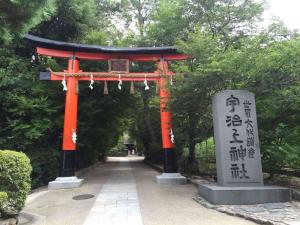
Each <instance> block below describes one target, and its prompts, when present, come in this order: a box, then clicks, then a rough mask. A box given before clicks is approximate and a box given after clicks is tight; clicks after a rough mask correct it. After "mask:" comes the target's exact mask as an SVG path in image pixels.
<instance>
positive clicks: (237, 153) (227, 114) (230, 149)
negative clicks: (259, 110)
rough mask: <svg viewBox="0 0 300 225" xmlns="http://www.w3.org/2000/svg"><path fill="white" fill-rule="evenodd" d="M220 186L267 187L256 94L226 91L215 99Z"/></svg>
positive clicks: (215, 128)
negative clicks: (263, 174)
mask: <svg viewBox="0 0 300 225" xmlns="http://www.w3.org/2000/svg"><path fill="white" fill-rule="evenodd" d="M213 119H214V138H215V145H216V159H217V177H218V184H219V185H222V186H252V185H253V186H257V185H263V176H262V167H261V155H260V148H259V139H258V129H257V118H256V107H255V97H254V94H253V93H251V92H249V91H244V90H226V91H222V92H219V93H217V94H216V95H215V96H214V98H213Z"/></svg>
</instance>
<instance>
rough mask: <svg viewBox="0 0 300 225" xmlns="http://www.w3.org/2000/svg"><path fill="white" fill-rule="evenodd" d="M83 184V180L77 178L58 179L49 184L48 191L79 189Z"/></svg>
mask: <svg viewBox="0 0 300 225" xmlns="http://www.w3.org/2000/svg"><path fill="white" fill-rule="evenodd" d="M82 183H83V179H78V178H77V177H75V176H74V177H57V178H56V179H55V180H54V181H51V182H49V184H48V189H49V190H56V189H68V188H77V187H80V185H81V184H82Z"/></svg>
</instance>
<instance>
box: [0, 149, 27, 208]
mask: <svg viewBox="0 0 300 225" xmlns="http://www.w3.org/2000/svg"><path fill="white" fill-rule="evenodd" d="M31 171H32V167H31V165H30V160H29V158H28V157H27V156H26V155H25V154H24V153H22V152H15V151H11V150H1V151H0V190H1V191H3V192H6V193H7V197H8V198H7V204H6V206H5V207H3V209H1V210H2V212H3V210H4V211H7V212H19V211H20V210H21V209H22V208H23V207H24V205H25V200H26V198H27V195H28V192H29V191H30V173H31ZM2 196H5V194H2ZM3 199H5V197H3Z"/></svg>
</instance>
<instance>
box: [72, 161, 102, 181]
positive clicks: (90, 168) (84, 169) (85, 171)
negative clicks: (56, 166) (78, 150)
mask: <svg viewBox="0 0 300 225" xmlns="http://www.w3.org/2000/svg"><path fill="white" fill-rule="evenodd" d="M101 164H103V162H101V161H100V162H96V163H94V164H93V165H91V166H88V167H86V168H83V169H80V170H78V171H76V172H75V176H77V177H81V176H82V175H84V174H86V173H87V172H89V171H91V170H92V169H94V168H96V167H98V166H100V165H101Z"/></svg>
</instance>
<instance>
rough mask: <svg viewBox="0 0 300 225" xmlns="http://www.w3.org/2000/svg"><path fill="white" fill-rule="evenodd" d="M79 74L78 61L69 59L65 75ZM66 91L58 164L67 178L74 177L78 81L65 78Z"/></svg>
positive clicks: (63, 175) (74, 78)
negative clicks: (59, 161)
mask: <svg viewBox="0 0 300 225" xmlns="http://www.w3.org/2000/svg"><path fill="white" fill-rule="evenodd" d="M78 72H79V60H78V59H76V58H74V57H73V58H70V59H69V60H68V70H67V73H69V74H72V73H78ZM66 81H67V91H66V102H65V117H64V133H63V144H62V155H61V164H60V167H61V168H60V176H61V177H69V176H74V175H75V161H76V136H77V134H76V130H77V111H78V79H77V78H76V77H74V76H67V78H66Z"/></svg>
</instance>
